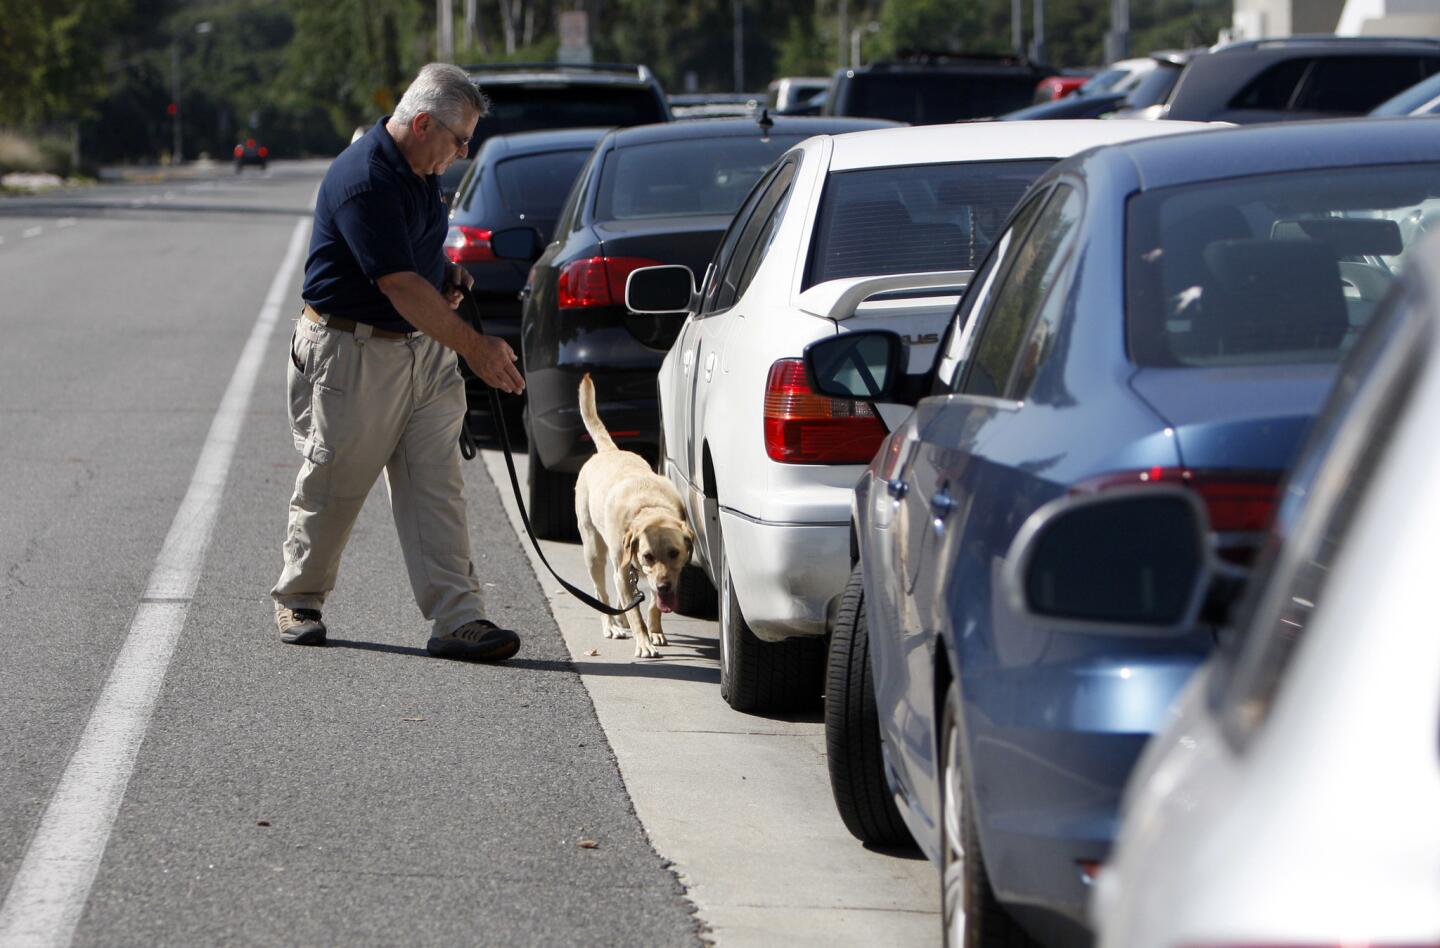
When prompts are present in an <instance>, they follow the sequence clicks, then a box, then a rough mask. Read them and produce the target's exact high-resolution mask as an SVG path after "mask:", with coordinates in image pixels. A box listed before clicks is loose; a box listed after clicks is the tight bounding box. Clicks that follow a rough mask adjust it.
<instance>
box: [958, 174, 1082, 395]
mask: <svg viewBox="0 0 1440 948" xmlns="http://www.w3.org/2000/svg"><path fill="white" fill-rule="evenodd" d="M1079 205H1080V197H1079V195H1078V193H1077V192H1076V191H1075V190H1074V189H1073V188H1070V187H1067V186H1064V185H1061V186H1060V187H1057V188H1056V189H1055V191H1054V192H1053V193H1052V194H1051V195H1050V197H1049V199H1048V200H1047V201H1046V202H1045V207H1044V209H1043V210H1042V211H1041V212H1040V214H1039V215H1038V216H1037V217H1036V218H1035V224H1034V226H1032V227H1031V228H1030V230H1029V232H1028V233H1026V234H1025V235H1024V237H1023V238H1021V242H1020V244H1019V245H1018V246H1017V247H1016V249H1015V250H1014V252H1013V253H1012V254H1011V260H1012V262H1011V263H1010V265H1009V267H1008V268H1007V271H1006V273H1005V275H1004V276H1003V277H1001V280H1000V283H999V285H998V286H997V287H996V289H995V290H994V302H993V303H992V304H991V305H990V307H989V309H988V310H987V311H986V312H985V313H984V314H983V315H982V317H981V318H982V319H983V320H984V322H983V323H982V324H981V325H979V326H977V327H976V331H977V332H979V333H980V341H979V343H978V344H977V345H976V348H975V358H974V359H973V360H972V362H971V365H970V368H969V370H968V371H967V373H966V377H965V382H964V385H963V388H962V390H963V391H964V392H965V393H966V394H969V395H986V396H992V397H999V396H1001V395H1002V394H1003V393H1004V392H1005V391H1006V387H1007V385H1006V383H1007V382H1008V381H1009V379H1010V374H1011V372H1012V370H1013V369H1014V368H1015V365H1016V360H1017V358H1018V357H1019V355H1020V346H1021V343H1022V342H1023V341H1024V338H1025V330H1026V328H1027V327H1028V326H1029V325H1030V322H1031V319H1032V318H1033V317H1034V316H1035V314H1036V312H1037V310H1039V308H1040V306H1041V304H1042V303H1043V302H1044V301H1045V297H1046V294H1047V293H1048V292H1049V290H1050V288H1051V287H1052V286H1054V284H1055V280H1056V277H1057V276H1058V275H1059V271H1060V265H1061V264H1062V263H1063V255H1062V254H1061V250H1062V249H1064V248H1065V247H1067V246H1068V241H1067V240H1066V238H1067V237H1068V236H1069V235H1070V232H1071V230H1072V229H1073V228H1074V225H1075V222H1076V221H1077V220H1078V219H1079Z"/></svg>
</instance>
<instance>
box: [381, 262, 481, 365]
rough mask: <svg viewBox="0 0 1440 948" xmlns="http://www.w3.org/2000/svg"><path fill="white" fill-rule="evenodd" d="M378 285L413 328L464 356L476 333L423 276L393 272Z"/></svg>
mask: <svg viewBox="0 0 1440 948" xmlns="http://www.w3.org/2000/svg"><path fill="white" fill-rule="evenodd" d="M375 285H376V286H378V287H379V288H380V292H381V293H384V294H385V297H386V299H388V300H390V305H392V306H394V307H395V310H396V312H398V313H399V314H400V315H401V316H403V317H405V320H406V322H408V323H409V324H410V325H412V326H414V327H415V328H416V329H418V330H420V331H421V332H423V333H424V334H425V335H427V336H429V337H431V338H432V339H434V340H436V341H437V342H439V343H440V344H441V345H442V346H445V347H446V348H449V349H454V350H455V351H456V352H460V353H462V354H463V353H464V352H465V351H466V343H467V342H468V341H469V340H470V339H471V338H473V336H474V335H475V330H473V329H472V328H471V327H470V326H469V324H467V323H466V322H465V320H463V319H461V318H460V317H459V316H457V315H455V311H454V310H452V309H451V308H450V304H449V303H447V302H445V297H443V296H441V295H440V293H439V292H438V291H437V290H436V289H435V287H433V286H431V285H430V282H429V281H428V280H426V279H425V278H424V277H422V276H421V275H420V274H418V273H413V272H411V273H390V274H387V275H385V276H383V277H381V278H380V279H379V280H376V281H375Z"/></svg>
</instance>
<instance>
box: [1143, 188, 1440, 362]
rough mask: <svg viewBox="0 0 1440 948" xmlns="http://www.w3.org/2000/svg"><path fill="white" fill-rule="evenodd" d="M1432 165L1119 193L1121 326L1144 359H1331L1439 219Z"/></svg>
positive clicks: (1362, 323)
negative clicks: (1125, 203)
mask: <svg viewBox="0 0 1440 948" xmlns="http://www.w3.org/2000/svg"><path fill="white" fill-rule="evenodd" d="M1437 182H1440V164H1437V163H1426V164H1407V165H1384V166H1379V167H1363V168H1344V169H1328V170H1323V171H1307V172H1287V173H1281V174H1268V175H1258V176H1254V177H1249V178H1240V179H1233V180H1228V181H1208V182H1204V183H1201V184H1192V185H1185V186H1183V187H1175V188H1165V189H1161V190H1158V191H1152V192H1149V193H1145V194H1141V195H1138V196H1137V197H1135V198H1133V199H1132V200H1131V201H1130V206H1129V209H1128V213H1127V220H1126V306H1125V320H1126V334H1127V339H1128V342H1129V347H1130V355H1131V358H1132V359H1133V360H1134V361H1135V362H1136V363H1137V364H1139V365H1145V366H1165V367H1175V366H1214V365H1264V364H1279V363H1333V362H1336V361H1338V360H1339V359H1340V357H1341V356H1342V355H1343V354H1344V353H1345V352H1346V351H1347V350H1348V349H1349V348H1350V347H1351V346H1352V345H1353V344H1354V341H1355V339H1356V337H1357V336H1358V334H1359V332H1360V330H1361V329H1362V328H1364V326H1365V324H1366V323H1367V322H1369V320H1370V315H1371V312H1372V311H1373V310H1374V308H1375V305H1376V304H1377V303H1379V302H1380V300H1381V299H1382V298H1384V296H1385V295H1386V293H1387V292H1388V291H1389V289H1390V286H1391V284H1392V283H1393V281H1394V279H1395V274H1396V273H1397V272H1398V270H1399V268H1400V265H1401V264H1402V262H1403V261H1404V259H1405V256H1406V254H1407V253H1408V252H1409V251H1410V249H1411V247H1412V246H1414V245H1415V243H1416V242H1417V241H1418V239H1419V238H1420V236H1421V235H1422V234H1423V233H1424V232H1425V231H1426V229H1427V227H1428V226H1431V225H1432V224H1434V223H1436V222H1440V201H1437V199H1436V198H1435V197H1433V196H1432V195H1435V194H1437V193H1440V186H1437Z"/></svg>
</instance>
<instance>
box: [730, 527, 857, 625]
mask: <svg viewBox="0 0 1440 948" xmlns="http://www.w3.org/2000/svg"><path fill="white" fill-rule="evenodd" d="M720 529H721V533H722V536H723V538H724V543H725V547H726V549H727V551H728V552H727V554H726V558H725V559H726V566H727V568H728V569H729V570H730V581H731V583H732V584H733V585H734V588H735V597H736V599H737V600H738V601H739V603H740V614H741V615H742V616H744V617H745V622H746V624H747V625H749V626H750V630H751V631H752V632H754V633H755V635H756V636H757V637H758V638H760V639H763V640H765V641H772V642H773V641H779V640H780V639H783V638H787V637H789V636H794V635H824V634H825V613H826V606H827V605H828V604H829V602H830V600H831V599H832V598H834V597H835V596H836V595H838V594H839V593H840V592H841V591H842V590H843V589H844V588H845V581H846V579H848V578H849V574H850V531H849V527H848V526H847V525H845V524H805V523H784V524H780V523H769V522H765V521H760V520H755V519H753V518H751V517H747V516H744V515H742V514H739V513H737V512H735V511H733V510H730V509H727V508H721V510H720Z"/></svg>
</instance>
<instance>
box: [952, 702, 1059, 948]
mask: <svg viewBox="0 0 1440 948" xmlns="http://www.w3.org/2000/svg"><path fill="white" fill-rule="evenodd" d="M962 757H963V754H962V751H961V731H960V690H959V689H958V688H957V687H956V686H955V685H954V683H952V684H951V685H950V690H949V692H947V694H946V696H945V715H944V718H943V723H942V724H941V726H940V853H941V856H940V919H941V925H942V932H943V934H944V944H945V946H946V948H1037V943H1036V942H1035V941H1034V940H1033V939H1032V938H1030V936H1029V935H1027V934H1026V933H1025V931H1024V929H1022V928H1021V927H1020V926H1019V925H1018V924H1016V922H1015V921H1014V919H1012V918H1011V917H1010V916H1009V915H1008V914H1007V913H1006V911H1005V909H1004V908H1003V907H1002V906H1001V905H1000V902H999V900H998V899H996V898H995V892H994V890H993V889H991V888H990V877H989V874H988V873H987V872H986V871H985V858H984V857H983V856H982V855H981V853H980V837H979V834H978V833H977V832H976V830H975V816H974V806H973V804H972V803H971V799H970V793H969V790H968V789H967V787H966V784H965V776H964V769H963V767H962V766H961V762H962Z"/></svg>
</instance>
